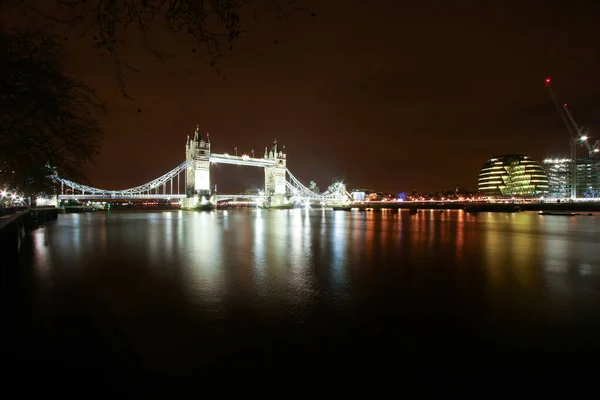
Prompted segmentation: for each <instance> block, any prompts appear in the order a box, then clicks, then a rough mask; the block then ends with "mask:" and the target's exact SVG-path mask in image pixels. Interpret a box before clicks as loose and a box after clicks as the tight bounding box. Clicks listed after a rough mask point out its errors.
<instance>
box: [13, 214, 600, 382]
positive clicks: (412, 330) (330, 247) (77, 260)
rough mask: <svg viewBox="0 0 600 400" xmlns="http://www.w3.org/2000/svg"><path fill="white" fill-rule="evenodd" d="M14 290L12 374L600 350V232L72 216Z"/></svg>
mask: <svg viewBox="0 0 600 400" xmlns="http://www.w3.org/2000/svg"><path fill="white" fill-rule="evenodd" d="M30 237H31V240H30V241H29V242H28V243H26V244H25V246H24V247H23V249H22V257H21V265H20V266H19V269H18V271H17V272H16V273H15V274H14V276H12V278H11V282H10V285H9V287H10V288H11V289H10V290H9V293H8V294H7V295H6V296H7V297H6V298H7V299H8V308H7V309H8V310H9V313H8V314H9V315H8V316H7V317H5V318H6V320H7V321H8V323H6V324H5V329H6V331H7V334H6V335H5V336H6V337H5V354H9V355H10V356H11V357H14V358H13V360H14V366H15V368H16V369H17V370H18V369H22V370H28V371H29V370H30V369H31V365H35V366H36V370H38V369H39V370H44V369H47V371H54V372H57V373H59V372H60V371H63V370H64V371H68V370H72V369H78V370H85V369H93V370H95V371H100V372H102V371H104V372H107V373H110V374H120V373H122V375H127V374H132V375H131V376H137V377H139V379H142V380H145V379H153V377H164V376H168V377H173V378H174V379H175V378H180V377H190V376H194V375H195V374H197V371H199V370H202V369H213V368H221V367H231V366H236V367H243V368H254V367H277V368H288V367H299V366H300V367H329V366H331V367H337V366H342V365H349V364H350V365H351V364H352V363H354V362H356V360H359V359H360V360H386V359H389V358H390V357H398V356H400V357H401V355H402V354H404V355H410V354H413V355H414V354H421V353H434V354H441V353H454V352H462V353H463V354H477V353H478V352H482V351H485V352H487V354H489V353H490V352H491V353H493V352H497V353H506V352H511V351H518V352H520V353H528V354H539V355H547V356H549V357H558V356H575V357H578V356H579V355H584V354H586V353H587V352H589V351H590V350H593V351H597V350H599V349H600V344H599V342H600V341H599V340H598V338H599V337H600V295H599V293H600V251H599V248H600V246H599V243H600V214H598V213H595V215H593V216H588V215H587V214H584V215H580V216H577V217H564V216H540V215H537V213H533V212H524V213H516V214H502V213H480V214H467V213H465V212H463V211H462V210H451V211H450V210H446V211H440V210H421V211H419V213H418V214H417V215H410V213H409V212H408V211H400V212H391V211H386V210H383V211H380V212H373V211H367V212H359V211H357V210H353V211H351V212H347V211H332V210H321V209H294V210H258V209H247V210H227V211H225V210H218V211H213V212H188V211H178V210H175V211H154V212H97V213H89V214H63V215H60V216H59V219H58V220H57V221H53V222H50V223H47V224H46V225H45V226H43V227H39V228H37V229H35V230H33V231H32V232H31V233H30Z"/></svg>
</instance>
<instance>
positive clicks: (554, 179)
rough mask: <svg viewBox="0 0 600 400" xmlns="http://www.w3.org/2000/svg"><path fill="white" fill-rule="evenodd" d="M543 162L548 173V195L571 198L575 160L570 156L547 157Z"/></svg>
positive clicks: (557, 197)
mask: <svg viewBox="0 0 600 400" xmlns="http://www.w3.org/2000/svg"><path fill="white" fill-rule="evenodd" d="M542 164H543V165H544V168H545V169H546V173H547V174H548V186H549V187H548V197H551V198H554V199H566V198H570V197H571V181H572V179H571V176H572V170H571V165H573V162H572V161H571V160H569V159H568V158H546V159H545V160H544V161H542Z"/></svg>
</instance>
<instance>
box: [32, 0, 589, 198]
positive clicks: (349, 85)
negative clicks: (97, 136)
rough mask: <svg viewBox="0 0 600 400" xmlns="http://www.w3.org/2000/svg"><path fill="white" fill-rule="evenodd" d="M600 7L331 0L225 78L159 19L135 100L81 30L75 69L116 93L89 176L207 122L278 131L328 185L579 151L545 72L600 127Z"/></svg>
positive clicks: (262, 135) (399, 185) (131, 56)
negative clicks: (169, 54) (599, 22)
mask: <svg viewBox="0 0 600 400" xmlns="http://www.w3.org/2000/svg"><path fill="white" fill-rule="evenodd" d="M340 4H343V6H341V5H340ZM436 4H437V5H436ZM432 6H433V7H432ZM431 10H435V11H433V12H432V11H431ZM598 11H600V10H599V6H598V5H596V4H594V3H593V2H589V1H580V2H573V3H571V4H570V5H569V7H568V8H566V9H562V8H560V4H558V2H556V3H549V2H543V1H532V2H529V3H528V4H526V5H523V4H517V3H514V4H513V3H510V2H489V3H488V4H487V5H486V7H483V6H481V5H480V4H479V3H475V2H472V1H464V2H461V3H460V4H456V3H453V4H451V5H449V4H446V3H445V2H439V3H438V2H428V3H427V4H409V5H398V4H395V2H389V1H383V0H382V1H374V2H370V3H368V4H366V3H364V2H359V1H354V2H337V1H334V0H330V1H323V2H321V3H320V4H319V5H318V6H317V7H316V14H317V17H316V19H315V20H314V21H313V22H311V20H310V18H308V17H306V16H304V15H300V14H298V15H292V16H290V17H289V19H288V20H286V21H285V22H283V23H281V24H279V26H277V24H276V23H275V22H274V21H271V20H269V19H259V21H258V25H257V29H256V31H255V32H251V33H249V34H247V35H245V36H243V37H242V38H240V39H239V40H238V41H237V42H235V43H234V46H233V51H232V52H228V53H227V54H226V56H225V58H223V59H222V60H220V61H219V65H218V66H219V68H220V69H221V70H222V72H223V74H224V76H225V77H226V79H225V80H223V79H222V78H221V77H220V76H218V75H217V74H216V73H215V72H214V70H211V69H210V68H209V67H208V66H207V59H206V57H204V56H203V53H202V52H201V51H199V52H195V53H194V52H192V51H191V49H192V48H193V47H194V44H193V43H192V40H191V39H189V38H187V37H185V35H183V36H182V35H170V34H164V35H163V34H162V33H161V32H160V31H158V29H157V31H156V32H151V35H150V39H151V41H152V42H153V43H154V46H153V47H154V48H157V49H159V50H162V49H168V50H169V51H173V53H175V54H176V56H175V57H174V58H172V59H169V60H167V61H166V62H161V61H160V60H158V59H156V58H155V57H154V56H153V55H152V54H151V53H149V52H148V51H147V50H146V49H144V46H143V44H142V43H141V41H140V36H141V35H137V34H135V33H133V32H129V33H128V34H127V37H126V39H127V40H128V43H129V45H128V51H127V53H124V56H125V57H126V59H127V61H128V62H129V63H130V64H131V65H132V66H134V67H136V68H138V69H140V72H130V73H128V74H127V76H126V79H127V84H128V92H129V93H130V94H131V96H132V97H133V98H134V99H133V100H126V99H123V98H122V96H121V94H120V93H119V90H118V85H117V82H116V81H115V78H114V73H113V70H112V69H111V66H110V62H109V61H108V60H107V59H105V58H101V57H98V56H96V55H95V53H94V49H93V48H92V46H91V45H90V43H89V41H86V40H85V39H84V38H77V37H75V35H73V34H72V33H67V34H68V38H69V39H68V41H66V42H67V43H68V49H69V50H70V52H71V55H72V59H73V67H72V69H73V72H74V73H75V74H76V75H78V76H81V77H82V78H83V79H84V80H85V81H86V82H88V83H89V84H90V85H91V86H92V87H94V88H95V89H97V90H98V91H99V93H100V95H101V96H102V97H103V98H104V100H105V101H106V102H107V106H108V111H107V114H106V117H105V119H104V120H103V121H102V122H103V124H104V127H105V130H106V133H105V137H104V139H103V143H102V150H101V154H100V155H99V156H98V157H97V158H96V165H95V166H92V167H91V168H90V170H89V174H88V176H89V181H90V184H91V185H92V186H95V187H100V188H106V189H113V188H114V189H122V188H127V187H132V186H136V185H138V184H140V183H143V182H147V181H149V180H151V179H153V178H155V177H157V176H159V175H162V174H163V173H165V172H166V171H168V170H170V169H172V168H173V167H174V166H175V165H177V164H179V163H180V162H181V161H182V160H183V159H184V144H185V138H186V136H187V135H191V134H192V133H193V131H194V129H195V128H196V125H199V126H200V130H201V132H202V133H203V134H205V133H206V132H209V133H210V135H211V142H212V143H213V146H214V151H215V152H220V153H225V152H230V153H231V152H232V149H233V148H234V147H238V149H240V151H242V149H243V151H246V152H249V151H250V150H251V149H255V152H256V154H257V155H258V154H262V151H260V150H261V149H263V150H264V147H265V146H270V145H271V143H272V141H273V139H274V138H276V139H277V141H278V142H279V143H280V144H282V145H286V150H287V153H288V157H289V168H290V170H291V171H293V173H294V175H295V176H296V177H298V178H299V179H300V180H301V181H302V182H304V183H305V184H308V182H309V181H310V180H314V181H316V182H317V184H318V186H320V187H321V188H326V187H327V186H328V185H329V184H331V182H332V181H334V180H338V179H341V180H344V182H346V183H347V185H348V186H349V187H354V188H356V187H368V188H372V189H374V190H378V191H379V190H380V191H386V192H391V193H394V192H397V191H400V190H403V191H408V190H413V189H416V190H418V191H434V190H445V189H450V188H452V187H456V186H458V187H465V188H469V189H476V187H477V176H478V173H479V170H480V169H481V167H482V165H483V164H484V163H485V161H486V160H487V159H489V158H490V157H494V156H498V155H501V154H507V153H519V154H526V155H529V156H531V157H533V158H534V159H536V160H537V161H538V162H541V161H542V160H543V159H544V158H547V157H554V156H563V155H567V154H568V146H569V140H568V133H567V131H566V129H565V128H564V126H563V125H562V122H561V121H560V117H559V116H558V114H557V112H556V110H555V108H554V105H553V104H552V101H551V99H550V97H549V95H548V92H547V90H546V88H545V86H544V79H545V78H547V77H552V78H553V81H554V90H555V92H556V94H557V96H558V97H559V101H560V102H565V103H568V104H569V107H570V110H571V111H572V113H573V114H574V117H575V119H576V120H577V122H578V123H579V124H580V125H585V126H590V127H591V128H592V130H591V132H590V136H592V137H593V138H595V139H598V138H600V133H598V132H600V113H599V110H600V94H599V91H598V89H599V88H600V78H599V77H598V76H597V67H598V65H599V64H600V62H599V61H600V49H599V47H598V46H597V44H596V43H595V41H594V38H595V37H598V28H597V27H595V26H594V25H593V18H594V16H595V15H598ZM570 21H576V22H570ZM28 23H29V22H28ZM55 29H58V28H55ZM61 29H62V28H61ZM65 30H66V29H65ZM73 32H74V31H73ZM275 40H276V41H277V43H276V44H275ZM172 41H175V42H174V43H171V42H172ZM149 82H150V83H149ZM138 109H140V110H141V112H138ZM581 151H582V153H581V154H583V150H581ZM224 171H225V172H226V173H216V174H215V176H216V178H217V184H218V185H219V187H220V188H223V190H227V189H229V190H232V191H235V190H243V189H245V187H244V186H245V185H246V182H251V181H252V180H257V182H256V184H260V182H261V178H262V174H257V172H256V171H254V170H253V169H250V168H245V169H244V170H243V171H238V170H233V169H231V170H230V172H232V171H233V172H235V173H227V169H225V170H224Z"/></svg>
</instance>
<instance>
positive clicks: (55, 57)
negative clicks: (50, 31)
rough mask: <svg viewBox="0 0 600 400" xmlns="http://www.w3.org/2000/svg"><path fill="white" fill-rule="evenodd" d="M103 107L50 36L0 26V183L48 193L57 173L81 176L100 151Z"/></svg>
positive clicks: (53, 186) (75, 176) (26, 190)
mask: <svg viewBox="0 0 600 400" xmlns="http://www.w3.org/2000/svg"><path fill="white" fill-rule="evenodd" d="M101 110H102V104H101V103H100V102H99V101H98V99H97V98H96V96H95V93H94V91H93V90H92V89H90V88H89V87H88V86H87V85H85V84H84V83H82V82H80V81H78V80H76V79H75V78H73V77H72V76H71V75H70V74H69V73H68V71H67V69H66V63H65V54H64V53H63V51H62V49H61V47H60V45H59V44H58V43H57V42H56V41H55V40H54V39H53V38H51V37H48V36H44V35H42V34H40V33H36V32H29V31H28V32H23V31H9V30H6V29H4V28H2V27H1V26H0V184H3V185H4V186H13V187H14V188H18V189H19V190H20V191H23V192H25V193H29V194H34V193H40V192H42V193H49V192H52V191H53V190H54V188H55V182H54V181H53V174H54V173H56V172H58V173H59V174H60V175H61V176H63V177H69V178H73V179H83V178H84V177H83V176H82V175H83V174H82V172H81V171H83V170H84V165H85V164H86V163H87V162H90V161H93V156H94V155H95V154H96V153H97V152H98V150H99V140H100V136H101V133H102V132H101V129H100V126H99V124H98V122H97V119H96V116H97V114H96V112H98V111H101Z"/></svg>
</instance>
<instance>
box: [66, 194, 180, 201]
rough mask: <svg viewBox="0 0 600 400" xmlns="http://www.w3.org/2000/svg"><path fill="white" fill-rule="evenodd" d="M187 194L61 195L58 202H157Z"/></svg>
mask: <svg viewBox="0 0 600 400" xmlns="http://www.w3.org/2000/svg"><path fill="white" fill-rule="evenodd" d="M185 197H186V195H185V194H131V195H123V194H115V195H110V196H107V195H104V194H60V195H58V200H155V199H165V200H170V199H184V198H185Z"/></svg>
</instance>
